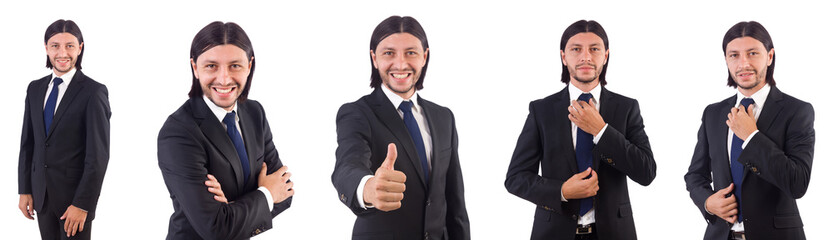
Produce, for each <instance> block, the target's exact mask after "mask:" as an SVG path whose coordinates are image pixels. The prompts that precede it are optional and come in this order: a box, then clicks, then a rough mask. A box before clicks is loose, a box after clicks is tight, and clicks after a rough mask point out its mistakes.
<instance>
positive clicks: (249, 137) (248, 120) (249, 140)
mask: <svg viewBox="0 0 833 240" xmlns="http://www.w3.org/2000/svg"><path fill="white" fill-rule="evenodd" d="M246 106H248V105H246V104H240V101H238V102H237V116H240V128H242V132H243V141H244V143H243V144H245V145H246V155H248V156H249V169H250V171H251V172H250V173H249V174H250V176H249V181H252V180H253V179H255V178H253V177H251V174H252V173H254V170H255V169H260V168H259V167H260V166H258V168H255V165H256V163H255V162H254V161H256V160H257V156H255V154H256V153H257V152H258V149H257V148H258V147H259V146H256V145H255V143H257V141H256V140H255V139H256V137H255V136H256V135H257V134H255V127H254V121H253V117H252V114H249V111H250V109H249V108H248V107H246ZM238 162H239V161H238ZM246 184H248V183H246ZM244 186H245V184H242V185H241V186H240V187H241V189H242V188H243V187H244Z"/></svg>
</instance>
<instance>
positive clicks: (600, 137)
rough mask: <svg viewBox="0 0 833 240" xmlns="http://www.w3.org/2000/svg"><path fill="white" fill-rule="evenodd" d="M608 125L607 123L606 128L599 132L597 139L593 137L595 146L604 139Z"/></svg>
mask: <svg viewBox="0 0 833 240" xmlns="http://www.w3.org/2000/svg"><path fill="white" fill-rule="evenodd" d="M607 125H608V124H607V123H605V126H604V127H602V130H601V131H599V134H596V136H595V137H593V144H599V139H602V134H604V133H605V130H607Z"/></svg>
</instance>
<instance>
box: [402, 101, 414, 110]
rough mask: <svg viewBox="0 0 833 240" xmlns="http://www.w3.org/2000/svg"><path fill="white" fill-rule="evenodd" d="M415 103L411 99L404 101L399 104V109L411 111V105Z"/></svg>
mask: <svg viewBox="0 0 833 240" xmlns="http://www.w3.org/2000/svg"><path fill="white" fill-rule="evenodd" d="M413 105H414V103H412V102H411V101H402V103H400V104H399V110H402V112H411V106H413Z"/></svg>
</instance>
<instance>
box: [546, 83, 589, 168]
mask: <svg viewBox="0 0 833 240" xmlns="http://www.w3.org/2000/svg"><path fill="white" fill-rule="evenodd" d="M570 100H571V99H570V92H569V90H568V89H567V87H565V88H564V89H563V90H561V92H558V93H557V94H556V95H555V106H554V107H555V109H554V111H555V116H554V117H553V118H554V119H555V126H553V127H554V128H555V131H553V132H552V133H553V134H555V135H556V136H555V138H556V139H558V142H560V144H559V145H560V146H559V147H560V148H561V152H564V153H567V154H565V155H567V166H568V167H569V168H570V169H571V170H573V173H578V172H579V170H578V163H576V148H575V147H574V146H573V123H572V122H570V119H569V118H567V115H569V114H570V111H568V110H567V107H569V106H570V102H571V101H570ZM565 133H566V134H565ZM583 170H584V169H582V171H583Z"/></svg>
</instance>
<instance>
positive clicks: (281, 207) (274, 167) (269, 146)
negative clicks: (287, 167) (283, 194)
mask: <svg viewBox="0 0 833 240" xmlns="http://www.w3.org/2000/svg"><path fill="white" fill-rule="evenodd" d="M256 103H257V102H256ZM257 106H258V109H260V115H261V116H263V118H262V119H261V121H262V122H261V123H260V125H261V126H263V136H264V139H263V143H264V148H263V149H264V153H263V154H264V156H263V160H264V162H266V174H272V173H274V172H276V171H278V169H280V168H281V167H283V162H281V158H280V156H279V155H278V150H277V148H275V143H274V142H273V141H272V128H271V127H269V121H267V120H266V111H264V109H263V105H260V103H257ZM255 167H256V169H260V167H259V166H255ZM258 173H259V172H255V173H252V174H253V175H254V174H258ZM290 181H292V180H290ZM291 205H292V197H289V198H287V199H286V200H283V202H279V203H274V205H273V207H272V218H274V217H277V216H278V214H280V213H282V212H283V211H286V209H289V207H290V206H291Z"/></svg>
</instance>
